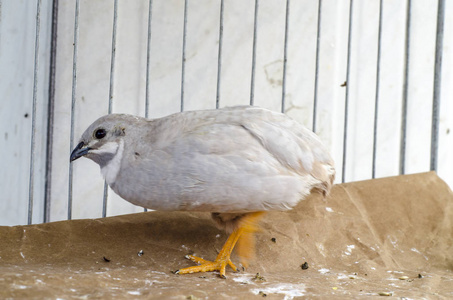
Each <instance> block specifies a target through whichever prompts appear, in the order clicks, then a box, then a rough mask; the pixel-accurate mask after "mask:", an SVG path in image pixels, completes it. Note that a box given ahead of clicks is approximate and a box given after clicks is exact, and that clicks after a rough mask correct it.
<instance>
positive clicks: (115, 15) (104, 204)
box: [102, 0, 118, 218]
mask: <svg viewBox="0 0 453 300" xmlns="http://www.w3.org/2000/svg"><path fill="white" fill-rule="evenodd" d="M117 24H118V0H115V2H114V5H113V30H112V55H111V62H110V86H109V110H108V113H109V114H111V113H112V106H113V92H114V83H115V57H116V28H117ZM108 193H109V189H108V185H107V182H106V181H104V197H103V199H102V200H103V201H102V217H103V218H105V217H106V216H107V200H108Z"/></svg>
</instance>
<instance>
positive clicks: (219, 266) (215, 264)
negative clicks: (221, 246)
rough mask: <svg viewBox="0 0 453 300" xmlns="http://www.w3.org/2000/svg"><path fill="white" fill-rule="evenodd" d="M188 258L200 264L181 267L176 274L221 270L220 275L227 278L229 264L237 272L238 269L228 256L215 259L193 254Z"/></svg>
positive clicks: (187, 256)
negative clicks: (226, 269) (206, 258)
mask: <svg viewBox="0 0 453 300" xmlns="http://www.w3.org/2000/svg"><path fill="white" fill-rule="evenodd" d="M186 258H187V259H190V260H191V261H193V262H195V263H197V264H200V265H199V266H193V267H188V268H183V269H179V270H178V271H176V272H175V273H176V274H190V273H198V272H212V271H219V272H220V277H221V278H226V276H225V268H226V266H227V265H228V266H230V267H231V268H232V269H233V270H234V271H235V272H236V271H237V270H238V268H236V266H235V265H234V264H233V263H232V262H231V260H230V258H228V257H225V258H223V257H222V258H219V257H217V258H216V260H215V261H209V260H205V259H203V258H200V257H196V256H193V255H186Z"/></svg>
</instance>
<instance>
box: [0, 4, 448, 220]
mask: <svg viewBox="0 0 453 300" xmlns="http://www.w3.org/2000/svg"><path fill="white" fill-rule="evenodd" d="M0 3H1V12H0V13H1V16H2V18H1V19H0V68H1V71H0V76H1V80H0V91H1V95H2V99H1V100H0V109H1V110H0V114H1V120H0V124H1V125H2V128H7V132H8V138H9V139H8V142H7V143H8V144H6V145H7V148H6V149H5V147H0V151H2V152H0V154H1V155H0V167H1V168H2V171H1V172H0V176H2V177H1V178H0V179H1V181H0V186H1V189H2V191H3V190H6V191H7V193H2V194H0V225H2V224H23V223H25V222H26V217H27V214H26V213H27V205H28V204H27V203H28V168H29V166H28V157H29V151H30V150H29V148H30V147H29V144H30V142H29V139H30V126H31V122H30V118H28V119H25V118H23V115H24V113H23V112H24V111H30V107H31V99H32V98H31V88H30V86H31V85H32V80H33V76H32V74H33V57H34V21H35V20H34V14H35V12H36V5H35V3H32V2H31V1H12V0H10V1H5V0H3V1H1V2H0ZM259 3H260V6H259V12H258V32H257V56H256V81H255V104H256V105H259V106H263V107H267V108H270V109H273V110H277V111H279V110H280V109H281V95H282V74H283V50H284V49H283V46H284V33H285V32H284V29H285V3H286V1H271V0H261V1H260V2H259ZM412 3H413V4H412V6H413V7H412V14H411V21H412V28H411V48H410V65H409V69H410V76H409V100H408V132H407V157H406V171H407V173H414V172H424V171H428V170H429V154H430V153H429V152H430V135H431V107H432V95H433V71H434V67H433V66H434V50H435V33H436V14H437V5H433V2H429V3H428V2H427V1H422V0H413V1H412ZM20 5H22V6H20ZM317 5H318V3H317V2H316V1H291V6H290V15H289V31H288V49H287V54H288V60H287V78H286V80H287V81H286V95H285V96H286V112H287V113H288V114H289V115H290V116H291V117H293V118H295V119H296V120H298V121H299V122H301V123H303V124H305V125H306V126H308V127H311V124H312V111H313V96H314V82H315V76H314V74H315V62H316V38H317V36H316V33H317V10H318V7H317ZM19 6H20V7H19ZM42 9H43V12H42V13H43V16H42V21H41V22H42V24H41V27H42V32H41V35H42V40H43V41H42V44H41V51H42V52H43V57H44V58H43V59H42V60H41V66H42V68H43V70H42V76H41V77H40V84H41V85H40V87H39V91H40V100H39V101H40V102H39V107H41V108H38V120H39V121H38V124H39V126H38V128H39V130H38V132H37V137H38V138H37V139H38V140H39V141H43V142H44V141H45V132H46V128H45V122H44V121H45V120H46V113H45V111H44V110H42V111H41V112H40V111H39V110H40V109H43V108H44V107H46V105H47V104H46V101H47V100H46V99H47V98H46V97H45V95H46V93H47V86H48V82H47V80H48V79H47V78H48V75H47V74H46V72H47V69H46V68H45V67H46V66H48V51H49V35H50V10H51V5H50V1H43V8H42ZM74 9H75V4H74V3H73V2H72V1H60V6H59V16H58V49H57V81H56V86H57V89H56V103H55V118H56V119H55V132H54V145H53V153H54V156H53V164H52V198H51V200H52V204H51V220H52V221H56V220H63V219H66V216H67V193H68V177H69V175H68V172H69V171H68V168H69V159H68V157H69V153H70V147H69V132H70V115H71V111H70V107H71V87H72V63H73V61H72V55H73V41H74V36H73V33H74ZM224 9H225V11H224V31H223V48H222V72H221V89H220V106H221V107H223V106H230V105H236V104H247V103H249V99H250V98H249V97H250V80H251V59H252V39H253V17H254V1H251V0H249V1H242V0H228V1H225V7H224ZM219 12H220V1H209V0H203V1H201V0H199V1H188V12H187V16H188V21H187V45H186V64H185V71H186V73H185V89H184V91H185V93H184V107H185V109H186V110H193V109H205V108H214V107H215V101H216V81H217V57H218V56H217V55H218V42H219V21H220V14H219ZM378 13H379V2H378V1H372V0H367V1H355V2H354V11H353V15H352V22H353V27H352V44H351V51H352V52H351V64H350V68H351V73H350V80H349V82H348V88H349V127H348V143H347V157H346V162H347V167H346V170H345V171H346V178H345V179H346V181H353V180H361V179H368V178H370V177H371V167H372V164H371V159H372V141H373V126H374V123H373V122H374V120H373V118H374V103H375V102H374V101H375V94H376V60H377V46H378V44H377V40H378V24H379V23H378V22H379V18H378V17H379V14H378ZM183 14H184V1H182V0H165V1H164V0H154V1H153V15H152V39H151V71H150V110H149V115H150V117H161V116H164V115H167V114H170V113H174V112H177V111H179V109H180V100H181V67H182V41H183ZM8 16H9V17H8ZM452 16H453V5H452V4H451V2H449V1H447V10H446V18H445V21H446V23H445V34H444V57H443V73H442V76H443V77H442V83H443V84H442V91H441V92H442V94H441V96H442V98H441V123H440V148H439V162H440V163H439V175H440V176H441V177H442V178H444V179H445V180H446V181H447V182H448V183H449V184H450V185H452V184H453V168H452V166H453V153H452V151H451V150H450V149H452V146H453V138H452V136H451V134H449V130H450V129H451V128H452V126H453V117H452V115H453V104H452V86H453V82H452V81H453V77H452V74H451V73H452V72H451V70H452V69H453V59H452V50H451V47H452V37H453V28H452V26H453V25H452V23H453V22H452V18H451V17H452ZM19 17H20V18H19ZM79 17H80V19H79V24H80V32H79V44H78V47H79V48H78V50H79V55H78V69H77V79H78V80H77V97H76V110H75V136H76V141H77V139H78V138H79V136H80V135H81V133H82V132H83V131H84V130H85V128H86V127H87V126H88V125H89V124H90V123H91V122H92V121H94V120H95V119H96V118H98V117H99V116H101V115H104V114H106V113H107V111H108V97H109V81H110V62H111V47H112V26H113V1H86V0H85V1H83V0H82V1H81V4H80V16H79ZM405 18H406V1H390V0H384V1H383V33H382V44H381V45H382V49H381V73H380V89H379V95H380V97H379V108H378V109H379V110H378V115H379V121H378V136H377V140H378V144H377V159H378V163H377V168H376V175H377V177H382V176H391V175H396V174H398V167H399V147H400V133H401V132H400V128H401V106H402V94H403V80H404V47H405ZM147 21H148V1H127V2H126V1H119V7H118V35H117V47H116V72H115V74H114V76H115V77H114V79H115V80H114V81H115V85H114V94H113V111H114V112H125V113H132V114H139V115H144V114H145V112H144V108H145V87H146V55H147V53H146V51H147V50H146V43H147V40H146V38H147ZM348 22H349V1H346V0H341V1H338V0H324V1H322V19H321V40H320V57H319V67H320V69H319V79H318V80H319V82H318V113H317V120H318V122H317V133H318V134H319V135H320V136H321V138H322V139H323V140H324V141H325V143H326V144H327V145H328V146H329V148H331V149H332V153H333V156H334V159H335V160H336V162H337V169H338V174H339V176H338V177H341V171H342V170H341V166H342V155H343V122H344V101H345V90H346V88H345V87H342V86H341V85H342V83H343V82H344V81H345V80H346V67H347V42H348ZM11 28H12V29H11ZM10 40H11V41H10ZM6 41H8V42H6ZM46 47H47V48H46ZM46 51H47V52H46ZM46 55H47V56H46ZM9 70H15V71H16V72H18V73H17V74H16V73H15V75H14V76H11V75H10V73H11V71H9ZM20 82H23V84H26V85H27V88H25V87H17V86H18V84H19V83H20ZM5 95H6V96H5ZM13 124H18V129H17V131H15V132H17V133H16V134H14V135H13V134H12V133H11V132H13V131H14V126H13ZM13 136H14V137H15V138H14V139H13V138H12V137H13ZM1 138H3V137H1ZM76 141H74V142H76ZM12 149H14V150H12ZM13 151H14V152H13ZM43 151H44V148H43V147H42V146H38V158H37V164H38V166H41V167H38V168H37V169H38V171H37V172H36V175H35V178H36V179H35V180H36V186H37V187H36V193H35V195H36V198H38V199H41V198H42V197H41V195H43V184H44V182H43V172H42V166H43V165H44V162H43V159H44V157H45V154H44V152H43ZM13 153H19V154H20V156H19V158H14V154H13ZM18 166H19V167H18ZM6 179H7V180H6ZM5 182H6V183H5ZM102 195H103V180H102V178H101V176H100V174H99V168H98V166H97V165H96V164H94V163H93V162H91V161H89V160H87V159H81V160H78V161H77V163H75V164H74V200H73V201H74V203H73V217H74V218H94V217H99V216H101V212H102ZM36 205H39V200H38V201H37V204H36ZM136 211H142V209H141V208H138V207H135V206H133V205H131V204H129V203H127V202H126V201H124V200H122V199H120V198H119V197H118V196H116V195H114V193H113V192H112V191H110V193H109V203H108V211H107V212H108V215H116V214H124V213H130V212H136ZM33 220H34V221H35V222H41V221H42V206H41V207H39V206H37V207H36V209H35V211H34V219H33Z"/></svg>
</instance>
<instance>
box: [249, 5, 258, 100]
mask: <svg viewBox="0 0 453 300" xmlns="http://www.w3.org/2000/svg"><path fill="white" fill-rule="evenodd" d="M258 6H259V0H255V16H254V20H253V48H252V78H251V86H250V105H253V104H254V103H255V70H256V40H257V38H258V35H257V28H258Z"/></svg>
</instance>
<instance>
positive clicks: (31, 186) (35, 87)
mask: <svg viewBox="0 0 453 300" xmlns="http://www.w3.org/2000/svg"><path fill="white" fill-rule="evenodd" d="M40 29H41V0H38V1H37V7H36V36H35V64H34V72H33V107H32V119H31V149H30V174H29V175H30V178H29V185H28V224H29V225H30V224H31V223H32V221H33V189H34V176H33V175H34V173H35V172H34V171H35V144H36V99H37V96H38V71H39V70H38V69H39V33H40Z"/></svg>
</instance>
